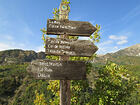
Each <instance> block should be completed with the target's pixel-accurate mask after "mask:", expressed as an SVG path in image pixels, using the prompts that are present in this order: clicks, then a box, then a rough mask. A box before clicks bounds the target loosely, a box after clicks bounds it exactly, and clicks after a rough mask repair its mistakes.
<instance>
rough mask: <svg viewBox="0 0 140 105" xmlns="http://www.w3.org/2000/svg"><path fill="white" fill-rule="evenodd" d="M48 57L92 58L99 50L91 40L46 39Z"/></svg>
mask: <svg viewBox="0 0 140 105" xmlns="http://www.w3.org/2000/svg"><path fill="white" fill-rule="evenodd" d="M45 49H46V51H45V53H46V54H47V55H59V56H62V55H68V56H83V57H90V56H92V54H94V53H95V52H96V51H97V50H98V48H97V47H96V46H95V45H94V44H93V43H92V42H91V41H89V40H70V39H63V38H47V39H46V48H45Z"/></svg>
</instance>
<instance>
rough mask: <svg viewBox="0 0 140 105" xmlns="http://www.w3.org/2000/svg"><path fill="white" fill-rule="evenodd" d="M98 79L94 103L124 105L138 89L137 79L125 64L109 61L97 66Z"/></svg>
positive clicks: (95, 85) (98, 104)
mask: <svg viewBox="0 0 140 105" xmlns="http://www.w3.org/2000/svg"><path fill="white" fill-rule="evenodd" d="M96 71H97V72H98V79H96V81H95V83H94V87H95V88H94V89H93V91H94V93H93V94H94V102H95V103H94V104H97V105H124V104H126V103H127V102H128V101H131V100H129V98H130V97H131V96H132V93H133V92H136V89H137V79H136V78H135V77H133V76H132V75H130V74H128V70H127V69H126V68H124V67H123V66H119V65H117V64H115V63H112V62H108V63H107V64H106V65H105V66H102V67H99V68H96ZM92 75H93V74H92Z"/></svg>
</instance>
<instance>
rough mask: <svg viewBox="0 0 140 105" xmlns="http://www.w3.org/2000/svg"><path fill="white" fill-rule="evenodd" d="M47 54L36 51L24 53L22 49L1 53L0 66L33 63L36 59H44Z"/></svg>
mask: <svg viewBox="0 0 140 105" xmlns="http://www.w3.org/2000/svg"><path fill="white" fill-rule="evenodd" d="M44 58H45V53H44V52H39V53H36V52H35V51H23V50H20V49H14V50H5V51H0V65H2V64H19V63H24V62H31V61H32V60H35V59H44Z"/></svg>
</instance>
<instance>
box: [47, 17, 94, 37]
mask: <svg viewBox="0 0 140 105" xmlns="http://www.w3.org/2000/svg"><path fill="white" fill-rule="evenodd" d="M95 31H96V28H95V27H94V26H93V25H92V24H90V23H89V22H81V21H69V20H54V19H48V21H47V34H51V35H64V34H67V35H72V36H90V35H91V34H92V33H93V32H95Z"/></svg>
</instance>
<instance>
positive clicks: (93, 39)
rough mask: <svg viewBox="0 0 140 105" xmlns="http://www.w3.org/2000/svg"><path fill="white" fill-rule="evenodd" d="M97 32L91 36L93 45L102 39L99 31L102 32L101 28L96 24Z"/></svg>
mask: <svg viewBox="0 0 140 105" xmlns="http://www.w3.org/2000/svg"><path fill="white" fill-rule="evenodd" d="M95 27H96V29H97V30H96V31H95V32H94V33H93V35H91V36H90V39H91V40H92V41H93V43H95V42H99V41H100V39H101V37H100V33H99V31H100V30H101V26H100V25H98V24H96V26H95Z"/></svg>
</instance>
